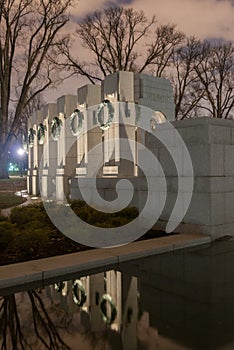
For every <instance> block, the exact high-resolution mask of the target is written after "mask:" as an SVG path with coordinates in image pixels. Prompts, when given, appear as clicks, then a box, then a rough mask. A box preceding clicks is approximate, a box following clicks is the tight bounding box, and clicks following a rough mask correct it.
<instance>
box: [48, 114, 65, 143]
mask: <svg viewBox="0 0 234 350" xmlns="http://www.w3.org/2000/svg"><path fill="white" fill-rule="evenodd" d="M62 125H63V122H62V120H61V119H59V117H54V118H53V119H52V122H51V134H52V137H53V139H54V141H58V139H59V137H60V133H61V127H62Z"/></svg>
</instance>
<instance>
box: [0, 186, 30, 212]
mask: <svg viewBox="0 0 234 350" xmlns="http://www.w3.org/2000/svg"><path fill="white" fill-rule="evenodd" d="M25 201H26V198H22V197H19V196H16V195H15V194H14V193H13V192H9V191H7V192H0V210H1V209H6V208H11V207H14V206H16V205H19V204H21V203H23V202H25Z"/></svg>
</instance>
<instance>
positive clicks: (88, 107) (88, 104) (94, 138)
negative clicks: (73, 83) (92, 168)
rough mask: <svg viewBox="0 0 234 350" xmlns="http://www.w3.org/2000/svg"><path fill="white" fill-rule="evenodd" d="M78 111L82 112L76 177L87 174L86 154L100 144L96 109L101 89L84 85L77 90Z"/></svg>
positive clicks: (100, 137)
mask: <svg viewBox="0 0 234 350" xmlns="http://www.w3.org/2000/svg"><path fill="white" fill-rule="evenodd" d="M77 97H78V109H79V110H81V111H83V114H84V120H83V125H82V129H81V131H80V133H79V135H78V136H77V167H76V176H85V175H86V174H87V163H88V152H89V151H90V150H91V149H92V148H93V147H95V146H96V145H98V144H99V143H101V142H102V131H101V129H100V128H99V127H98V125H97V115H96V112H97V108H98V105H99V104H100V102H101V88H100V86H98V85H91V84H90V85H85V86H83V87H81V88H79V89H78V90H77Z"/></svg>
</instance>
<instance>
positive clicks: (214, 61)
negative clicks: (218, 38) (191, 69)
mask: <svg viewBox="0 0 234 350" xmlns="http://www.w3.org/2000/svg"><path fill="white" fill-rule="evenodd" d="M195 70H196V73H197V75H198V77H199V80H200V82H201V85H202V88H203V89H204V95H203V97H202V100H201V102H202V103H201V104H200V106H199V107H200V108H202V109H203V110H206V111H207V112H208V115H210V116H212V117H214V118H223V119H228V118H231V113H232V111H233V107H234V45H233V43H232V42H218V43H214V44H212V43H210V42H208V41H204V42H203V43H201V45H200V53H199V57H198V64H197V65H196V66H195Z"/></svg>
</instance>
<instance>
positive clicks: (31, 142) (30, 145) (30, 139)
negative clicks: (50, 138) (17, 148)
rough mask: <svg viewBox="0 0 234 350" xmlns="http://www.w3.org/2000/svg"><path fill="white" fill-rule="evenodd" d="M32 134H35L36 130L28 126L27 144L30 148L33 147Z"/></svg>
mask: <svg viewBox="0 0 234 350" xmlns="http://www.w3.org/2000/svg"><path fill="white" fill-rule="evenodd" d="M34 135H36V131H35V130H33V128H30V129H29V130H28V145H29V147H30V148H32V147H33V143H34Z"/></svg>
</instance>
